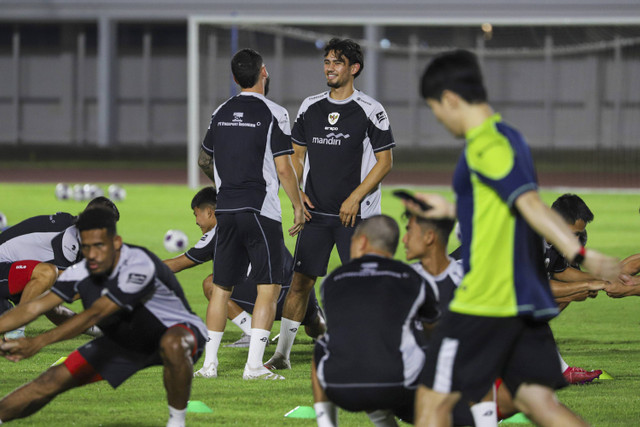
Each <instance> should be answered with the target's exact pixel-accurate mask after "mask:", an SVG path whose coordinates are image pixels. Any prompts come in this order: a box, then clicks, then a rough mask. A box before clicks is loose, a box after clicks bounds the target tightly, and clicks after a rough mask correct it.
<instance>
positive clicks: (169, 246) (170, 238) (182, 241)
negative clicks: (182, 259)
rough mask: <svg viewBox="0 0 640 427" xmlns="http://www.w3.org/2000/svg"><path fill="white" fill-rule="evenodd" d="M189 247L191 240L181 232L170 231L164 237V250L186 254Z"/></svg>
mask: <svg viewBox="0 0 640 427" xmlns="http://www.w3.org/2000/svg"><path fill="white" fill-rule="evenodd" d="M188 246H189V238H188V237H187V235H186V234H184V233H183V232H182V231H180V230H169V231H167V233H166V234H165V235H164V248H165V249H166V250H167V251H169V252H184V251H186V250H187V247H188Z"/></svg>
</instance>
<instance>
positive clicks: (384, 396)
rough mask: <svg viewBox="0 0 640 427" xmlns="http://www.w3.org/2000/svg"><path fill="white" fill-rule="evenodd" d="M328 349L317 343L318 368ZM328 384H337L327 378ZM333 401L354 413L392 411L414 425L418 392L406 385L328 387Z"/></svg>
mask: <svg viewBox="0 0 640 427" xmlns="http://www.w3.org/2000/svg"><path fill="white" fill-rule="evenodd" d="M326 353H327V349H326V347H325V346H324V345H323V344H322V343H320V342H317V343H316V345H315V348H314V354H313V357H314V361H315V363H316V366H317V365H318V362H319V361H320V360H321V359H322V358H323V357H324V356H325V355H326ZM325 380H326V381H328V382H333V381H334V379H332V378H325ZM343 380H344V376H340V378H335V381H336V382H339V381H343ZM324 392H325V393H326V394H327V397H328V398H329V400H331V401H332V402H333V403H335V404H336V405H338V406H339V407H341V408H342V409H346V410H347V411H351V412H360V411H367V412H371V411H376V410H382V409H385V410H390V411H392V412H393V413H394V415H395V416H396V417H398V418H400V419H401V420H403V421H405V422H408V423H413V412H414V402H415V392H416V391H415V388H413V389H411V388H407V387H404V386H402V385H389V386H381V385H379V384H376V385H372V386H366V385H362V386H358V387H351V386H349V387H339V386H331V385H327V387H326V388H324Z"/></svg>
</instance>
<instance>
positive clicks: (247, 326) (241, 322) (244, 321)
mask: <svg viewBox="0 0 640 427" xmlns="http://www.w3.org/2000/svg"><path fill="white" fill-rule="evenodd" d="M231 321H232V322H233V323H234V324H235V325H236V326H238V327H239V328H240V329H242V332H244V333H245V334H247V335H251V316H249V313H247V312H246V311H243V312H242V313H240V314H238V315H237V316H236V317H234V318H233V319H231Z"/></svg>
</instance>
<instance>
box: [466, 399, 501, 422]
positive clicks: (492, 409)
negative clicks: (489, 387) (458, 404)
mask: <svg viewBox="0 0 640 427" xmlns="http://www.w3.org/2000/svg"><path fill="white" fill-rule="evenodd" d="M471 415H473V421H474V422H475V424H476V427H497V425H498V410H497V408H496V403H495V402H480V403H476V404H475V405H473V406H472V407H471Z"/></svg>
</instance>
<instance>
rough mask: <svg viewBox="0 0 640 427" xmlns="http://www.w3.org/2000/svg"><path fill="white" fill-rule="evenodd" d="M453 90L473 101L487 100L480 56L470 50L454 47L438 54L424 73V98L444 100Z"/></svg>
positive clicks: (469, 101) (421, 87)
mask: <svg viewBox="0 0 640 427" xmlns="http://www.w3.org/2000/svg"><path fill="white" fill-rule="evenodd" d="M445 90H450V91H452V92H455V93H456V94H458V95H459V96H460V97H461V98H462V99H464V100H465V101H467V102H468V103H470V104H477V103H482V102H487V90H486V89H485V87H484V83H483V79H482V72H481V71H480V64H479V63H478V58H477V57H476V55H474V54H473V53H471V52H469V51H468V50H462V49H458V50H453V51H448V52H444V53H441V54H439V55H437V56H436V57H435V58H433V60H432V61H431V63H429V65H428V66H427V68H426V69H425V71H424V73H423V74H422V82H421V85H420V93H421V94H422V97H423V98H425V99H435V100H441V99H442V93H443V92H444V91H445Z"/></svg>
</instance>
